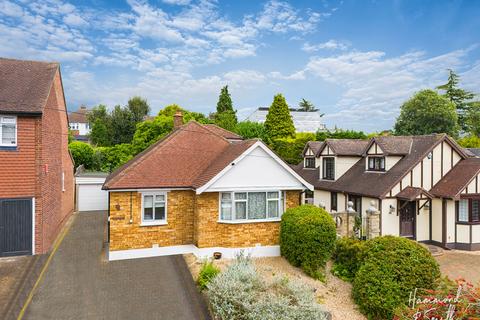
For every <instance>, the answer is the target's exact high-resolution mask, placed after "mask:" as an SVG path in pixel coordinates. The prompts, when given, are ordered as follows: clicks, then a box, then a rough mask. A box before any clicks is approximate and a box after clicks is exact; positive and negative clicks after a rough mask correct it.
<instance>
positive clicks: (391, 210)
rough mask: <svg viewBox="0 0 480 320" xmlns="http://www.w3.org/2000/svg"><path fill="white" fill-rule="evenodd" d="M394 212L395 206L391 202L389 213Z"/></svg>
mask: <svg viewBox="0 0 480 320" xmlns="http://www.w3.org/2000/svg"><path fill="white" fill-rule="evenodd" d="M394 212H395V207H394V206H393V204H391V205H390V213H394Z"/></svg>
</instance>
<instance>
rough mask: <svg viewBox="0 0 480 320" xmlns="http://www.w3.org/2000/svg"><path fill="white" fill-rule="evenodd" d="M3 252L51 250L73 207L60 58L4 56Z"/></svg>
mask: <svg viewBox="0 0 480 320" xmlns="http://www.w3.org/2000/svg"><path fill="white" fill-rule="evenodd" d="M0 168H1V169H0V257H1V256H12V255H25V254H37V253H45V252H47V251H48V250H49V249H50V247H51V245H52V243H53V241H54V240H55V238H56V236H57V235H58V233H59V231H60V229H61V227H62V225H63V223H64V222H65V220H66V219H67V218H68V216H69V215H70V214H71V213H72V211H73V197H74V194H73V190H74V182H73V160H72V158H71V156H70V153H69V151H68V120H67V113H66V106H65V98H64V94H63V87H62V78H61V74H60V66H59V64H58V63H46V62H35V61H20V60H12V59H2V58H0Z"/></svg>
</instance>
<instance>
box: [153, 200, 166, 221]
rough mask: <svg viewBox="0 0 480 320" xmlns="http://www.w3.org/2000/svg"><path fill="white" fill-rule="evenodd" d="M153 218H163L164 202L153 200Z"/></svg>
mask: <svg viewBox="0 0 480 320" xmlns="http://www.w3.org/2000/svg"><path fill="white" fill-rule="evenodd" d="M155 220H165V203H164V202H155Z"/></svg>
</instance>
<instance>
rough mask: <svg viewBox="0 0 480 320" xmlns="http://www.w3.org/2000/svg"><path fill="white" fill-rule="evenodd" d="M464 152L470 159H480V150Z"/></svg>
mask: <svg viewBox="0 0 480 320" xmlns="http://www.w3.org/2000/svg"><path fill="white" fill-rule="evenodd" d="M464 150H465V152H466V153H467V154H468V155H469V156H470V157H480V148H465V149H464Z"/></svg>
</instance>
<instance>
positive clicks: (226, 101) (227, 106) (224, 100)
mask: <svg viewBox="0 0 480 320" xmlns="http://www.w3.org/2000/svg"><path fill="white" fill-rule="evenodd" d="M228 111H234V110H233V103H232V97H230V93H229V92H228V86H225V87H223V88H222V89H221V90H220V96H219V97H218V102H217V113H223V112H228Z"/></svg>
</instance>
